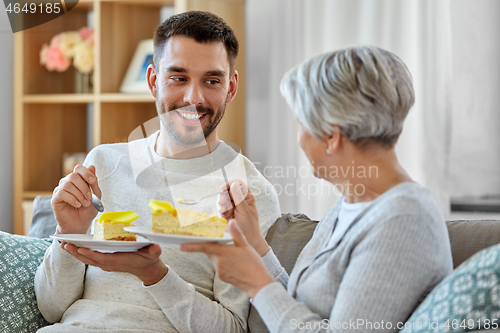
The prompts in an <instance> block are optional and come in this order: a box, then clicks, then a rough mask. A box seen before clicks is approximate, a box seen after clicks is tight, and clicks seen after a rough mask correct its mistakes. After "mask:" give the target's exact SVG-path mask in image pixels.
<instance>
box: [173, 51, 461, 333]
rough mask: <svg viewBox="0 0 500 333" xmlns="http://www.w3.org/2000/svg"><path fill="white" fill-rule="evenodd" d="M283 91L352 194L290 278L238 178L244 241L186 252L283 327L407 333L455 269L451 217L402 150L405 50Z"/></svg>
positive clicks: (315, 148) (305, 135)
mask: <svg viewBox="0 0 500 333" xmlns="http://www.w3.org/2000/svg"><path fill="white" fill-rule="evenodd" d="M281 91H282V94H283V95H284V97H285V98H286V100H287V102H288V103H289V105H290V106H291V108H292V109H293V111H294V114H295V116H296V118H297V119H298V121H299V122H300V130H299V133H298V141H299V144H300V146H301V148H302V149H303V150H304V152H305V154H306V156H307V158H308V159H309V161H310V163H311V164H312V166H313V169H314V173H315V176H316V177H319V178H323V179H325V180H326V181H329V182H331V183H332V184H334V185H335V186H336V187H337V188H338V189H339V190H341V191H342V193H343V196H342V197H341V198H340V199H339V200H338V201H337V202H336V203H335V204H334V205H333V206H332V207H331V209H330V210H329V211H328V212H327V213H326V215H325V216H324V217H323V218H322V219H321V221H320V222H319V224H318V225H317V227H316V230H315V232H314V235H313V237H312V238H311V240H310V241H309V243H308V244H307V245H306V246H305V247H304V249H303V250H302V252H301V254H300V256H299V257H298V259H297V262H296V264H295V267H294V268H293V271H292V272H291V274H290V276H288V275H287V273H286V271H285V270H284V268H282V267H281V265H280V263H279V261H278V259H277V258H276V256H275V255H274V254H273V251H272V249H270V248H269V246H268V244H267V243H266V241H265V239H264V237H263V236H262V235H261V234H260V231H259V228H258V226H259V224H258V216H257V210H256V207H255V199H254V197H253V195H252V193H251V192H250V191H249V190H248V187H247V186H246V185H245V184H243V183H241V184H240V182H238V181H233V182H232V183H231V184H230V193H231V195H232V198H233V200H234V202H235V203H236V204H237V205H236V209H235V210H233V209H229V208H230V207H231V206H230V201H229V200H228V198H227V197H221V198H220V201H219V204H220V212H223V214H224V215H225V216H226V217H228V218H232V217H234V218H235V220H230V222H229V224H228V230H229V232H230V233H231V235H232V236H233V239H234V243H235V244H234V245H220V244H188V245H183V246H182V247H181V249H182V250H184V251H193V252H194V251H201V252H205V253H207V254H208V255H209V257H210V258H211V259H212V260H213V261H214V263H215V264H216V267H217V271H218V274H219V276H220V278H221V279H222V280H225V281H227V282H229V283H231V284H233V285H235V286H236V287H238V288H240V289H242V290H244V291H245V292H247V293H248V294H249V296H250V297H251V299H252V303H253V305H254V306H255V308H256V309H257V310H258V312H259V314H260V316H261V317H262V319H263V321H264V323H265V324H266V326H267V327H268V328H269V330H270V331H271V332H276V333H284V332H296V331H300V332H326V331H328V332H329V331H335V332H341V331H342V332H343V331H359V332H371V331H377V332H396V331H398V330H399V328H402V325H403V323H404V322H405V321H406V319H407V318H408V317H409V316H410V314H411V313H412V312H413V311H414V310H415V308H416V307H417V305H418V304H419V303H420V302H421V301H422V300H423V299H424V298H425V296H426V295H427V294H428V293H429V292H430V291H431V290H432V289H433V288H434V286H435V285H436V284H438V283H439V282H440V281H441V280H442V279H443V278H444V277H445V276H446V275H447V274H449V273H450V272H451V271H452V258H451V250H450V243H449V238H448V233H447V230H446V225H445V222H444V220H443V217H442V215H441V213H440V210H439V208H438V206H437V204H436V202H435V201H434V200H433V198H432V196H431V194H430V193H429V191H428V190H426V189H424V188H422V187H421V186H419V185H418V184H417V183H415V182H414V181H412V179H411V178H410V177H409V175H408V174H407V173H406V172H405V170H404V169H403V168H402V167H401V165H400V164H399V163H398V160H397V157H396V153H395V149H394V146H395V144H396V141H397V139H398V137H399V135H400V133H401V130H402V128H403V120H404V119H405V117H406V115H407V113H408V110H409V109H410V107H411V106H412V105H413V102H414V92H413V86H412V82H411V76H410V73H409V72H408V69H407V68H406V66H405V65H404V63H403V62H402V61H401V60H400V59H399V58H398V57H397V56H396V55H394V54H393V53H390V52H388V51H385V50H382V49H380V48H377V47H372V46H360V47H352V48H347V49H344V50H340V51H337V52H331V53H326V54H323V55H319V56H316V57H314V58H312V59H310V60H307V61H306V62H304V63H302V64H300V65H298V66H297V67H295V68H293V69H291V70H290V71H289V72H288V73H287V74H286V75H285V77H284V78H283V80H282V82H281ZM349 167H350V168H349ZM353 167H355V172H351V170H352V168H353ZM339 170H340V171H339ZM346 170H349V172H346ZM362 170H365V172H361V171H362ZM368 170H371V173H370V172H368ZM375 170H376V172H375ZM240 185H241V186H242V187H241V188H240ZM228 209H229V210H228ZM422 324H423V326H424V327H426V326H427V324H428V323H422Z"/></svg>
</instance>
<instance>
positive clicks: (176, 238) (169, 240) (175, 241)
mask: <svg viewBox="0 0 500 333" xmlns="http://www.w3.org/2000/svg"><path fill="white" fill-rule="evenodd" d="M123 230H125V231H128V232H133V233H135V234H138V235H141V236H142V237H144V238H147V239H149V240H150V241H151V242H154V243H160V244H166V245H174V246H180V245H181V244H186V243H221V244H224V243H229V242H232V241H233V238H232V237H231V235H230V234H229V233H227V232H226V233H225V234H224V237H222V238H213V237H199V236H184V235H169V234H161V233H157V232H152V231H151V227H146V226H138V227H126V228H123Z"/></svg>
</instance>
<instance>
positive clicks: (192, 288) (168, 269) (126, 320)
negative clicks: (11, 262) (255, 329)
mask: <svg viewBox="0 0 500 333" xmlns="http://www.w3.org/2000/svg"><path fill="white" fill-rule="evenodd" d="M237 54H238V42H237V40H236V37H235V35H234V33H233V31H232V30H231V28H230V27H229V26H228V25H227V24H226V23H225V22H224V21H223V20H222V19H221V18H219V17H217V16H216V15H213V14H211V13H207V12H187V13H182V14H179V15H176V16H173V17H171V18H169V19H168V20H166V21H165V22H163V23H162V24H161V25H160V26H159V27H158V28H157V30H156V32H155V54H154V65H151V66H150V67H149V68H148V72H147V77H148V83H149V88H150V90H151V94H152V95H153V96H154V97H155V98H156V107H157V111H158V118H159V123H160V129H159V130H158V131H156V132H154V133H153V134H152V135H149V136H148V137H146V138H143V139H140V140H135V141H131V142H129V143H119V144H111V145H101V146H98V147H96V148H94V149H93V150H92V151H91V152H90V153H89V154H88V156H87V158H86V160H85V163H84V165H83V166H77V167H76V168H75V170H74V172H73V173H71V174H70V175H68V176H66V177H65V178H63V179H61V181H60V183H59V186H57V187H56V188H55V190H54V194H53V197H52V208H53V209H54V213H55V216H56V219H57V222H58V227H57V231H56V233H58V234H60V235H63V236H64V235H67V234H85V233H88V232H89V228H90V225H91V223H92V220H93V219H94V218H95V217H96V214H97V211H96V210H95V208H93V206H92V205H91V203H90V195H91V194H90V191H89V186H90V187H91V188H92V190H93V191H94V193H95V194H96V195H98V196H99V197H101V200H102V202H103V204H104V207H105V208H106V211H123V210H133V211H135V212H136V213H138V215H139V218H138V219H137V220H136V221H135V222H134V224H135V225H137V226H148V227H150V226H151V216H150V211H149V208H148V202H149V200H150V199H158V200H169V201H171V202H175V199H176V198H179V197H180V196H179V194H181V195H182V197H184V198H198V197H202V196H203V195H205V194H211V193H214V192H217V191H219V190H220V186H221V185H222V184H224V183H225V182H226V181H227V180H230V179H233V178H242V177H243V178H246V179H247V182H248V184H249V186H250V188H251V189H252V192H253V193H257V195H256V200H257V206H258V209H259V217H260V223H261V231H262V232H263V233H266V232H267V230H268V229H269V228H270V226H271V225H272V224H273V223H274V221H275V220H276V219H277V218H278V217H279V216H280V209H279V204H278V199H277V196H276V192H275V191H274V188H273V187H272V186H271V184H270V183H269V182H267V181H266V180H265V179H264V177H262V175H261V174H260V173H259V172H258V171H257V170H256V168H255V166H254V165H253V164H252V163H251V162H250V161H249V160H248V159H246V158H245V157H243V156H242V155H241V154H239V153H238V152H235V150H233V149H232V148H231V147H230V146H229V145H228V144H226V143H224V142H222V141H220V140H219V138H218V135H217V127H218V124H219V122H220V121H221V119H222V118H223V116H224V112H225V108H226V104H227V103H230V102H231V101H232V100H233V99H234V97H235V95H236V91H237V89H238V72H237V71H236V70H235V63H236V57H237ZM144 127H147V126H146V124H145V126H144ZM146 132H147V131H146ZM141 133H142V132H141ZM137 163H138V164H139V165H143V164H146V165H147V164H148V163H149V165H150V166H151V167H149V168H147V167H146V168H142V169H140V171H139V172H137V168H136V165H135V164H137ZM144 179H146V180H144ZM258 193H260V194H261V195H258ZM216 200H217V198H216V197H213V200H209V199H207V200H204V202H203V204H201V205H200V207H196V209H197V210H198V211H199V210H201V211H204V210H205V211H207V212H216V211H217V210H216V208H215V202H216ZM35 291H36V295H37V301H38V306H39V308H40V310H41V312H42V314H43V316H44V317H45V318H46V319H47V321H48V322H50V323H54V324H53V325H50V326H47V327H45V328H43V329H41V330H40V331H41V332H90V331H91V332H96V331H115V332H122V331H127V332H147V331H151V332H153V331H154V332H216V333H221V332H246V331H247V324H246V320H247V315H248V310H249V300H248V297H247V296H246V294H244V293H243V292H241V291H240V290H238V289H236V288H234V287H233V286H231V285H229V284H226V283H224V282H222V281H221V280H220V279H219V278H218V276H217V275H216V272H215V270H214V267H213V265H212V263H211V262H210V260H208V258H207V257H206V256H205V255H200V254H189V253H183V252H180V251H179V250H178V248H176V247H172V246H161V247H160V246H159V245H158V244H155V245H150V246H148V247H145V248H143V249H141V250H139V251H136V252H131V253H125V252H117V253H99V252H94V251H92V250H90V249H86V248H77V247H75V246H74V245H71V244H66V243H59V242H58V241H54V243H53V244H52V245H51V246H50V247H49V249H48V250H47V252H46V254H45V258H44V261H43V262H42V264H41V265H40V267H39V268H38V271H37V274H36V277H35Z"/></svg>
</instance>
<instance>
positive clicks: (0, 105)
mask: <svg viewBox="0 0 500 333" xmlns="http://www.w3.org/2000/svg"><path fill="white" fill-rule="evenodd" d="M0 7H1V8H0V216H1V217H0V230H1V231H6V232H12V231H13V213H12V208H13V207H12V205H13V200H12V194H13V191H14V187H13V186H14V184H13V180H12V166H13V155H12V147H13V130H12V126H13V114H14V112H13V87H12V83H13V59H12V57H13V40H14V38H13V37H14V35H13V33H12V30H11V29H10V24H9V19H8V17H7V13H6V12H5V10H4V8H3V4H0Z"/></svg>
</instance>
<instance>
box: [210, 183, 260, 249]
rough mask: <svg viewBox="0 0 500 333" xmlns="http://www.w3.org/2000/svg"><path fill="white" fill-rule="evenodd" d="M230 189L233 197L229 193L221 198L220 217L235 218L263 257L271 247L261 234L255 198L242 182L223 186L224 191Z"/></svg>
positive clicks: (251, 243) (219, 204) (219, 205)
mask: <svg viewBox="0 0 500 333" xmlns="http://www.w3.org/2000/svg"><path fill="white" fill-rule="evenodd" d="M228 188H229V193H230V194H231V197H229V194H228V193H223V194H221V195H220V196H219V200H218V203H217V206H218V207H217V208H218V211H219V215H220V216H222V217H224V218H225V219H227V220H229V219H231V218H235V219H236V220H237V221H238V226H239V227H240V229H241V230H242V231H243V234H244V235H245V238H246V239H247V241H248V242H249V243H250V245H252V247H253V248H254V249H255V250H256V251H257V253H258V254H259V255H260V256H261V257H263V256H264V255H265V254H266V253H267V252H268V251H269V245H268V244H267V242H266V240H265V238H264V236H262V233H261V232H260V224H259V215H258V212H257V204H256V202H255V197H254V196H253V194H252V192H251V191H250V189H249V188H248V186H247V185H246V184H245V183H244V182H243V181H241V180H231V181H229V184H227V185H226V184H224V185H222V186H221V190H223V191H225V190H227V189H228ZM231 198H232V201H233V203H234V204H235V205H236V209H234V208H233V203H232V202H231Z"/></svg>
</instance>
